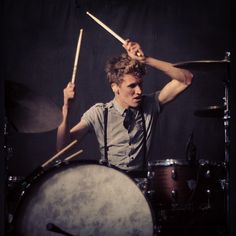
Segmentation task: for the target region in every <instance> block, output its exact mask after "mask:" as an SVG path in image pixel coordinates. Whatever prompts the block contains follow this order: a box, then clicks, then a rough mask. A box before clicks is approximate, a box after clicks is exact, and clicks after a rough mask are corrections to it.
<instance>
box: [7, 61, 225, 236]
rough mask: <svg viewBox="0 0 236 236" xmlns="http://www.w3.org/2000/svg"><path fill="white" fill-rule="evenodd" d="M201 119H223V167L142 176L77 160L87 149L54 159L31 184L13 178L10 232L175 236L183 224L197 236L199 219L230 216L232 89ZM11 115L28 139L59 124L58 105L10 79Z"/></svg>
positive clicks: (170, 164) (169, 166)
mask: <svg viewBox="0 0 236 236" xmlns="http://www.w3.org/2000/svg"><path fill="white" fill-rule="evenodd" d="M228 64H229V60H228V59H227V58H226V59H224V60H222V61H192V62H185V63H178V64H176V66H177V67H181V68H187V69H195V68H197V69H198V67H208V66H228ZM227 85H228V84H227ZM226 87H227V86H226ZM16 94H17V95H16ZM23 95H24V96H23ZM35 103H36V104H38V105H37V106H35ZM32 104H34V105H32ZM40 104H41V105H40ZM35 107H37V109H35ZM41 107H42V109H41ZM26 108H27V109H26ZM25 111H27V112H25ZM48 114H50V116H48ZM195 115H199V116H206V117H208V116H210V117H216V116H217V117H219V116H220V117H221V118H222V119H223V120H224V124H225V135H226V137H225V141H226V145H225V155H226V158H225V161H223V162H218V161H209V160H205V159H201V160H196V159H191V160H186V159H185V160H181V159H162V160H156V161H153V162H149V163H148V165H147V166H148V169H147V170H146V171H145V172H144V173H142V178H140V176H138V175H133V173H129V172H124V171H121V170H118V169H117V168H116V167H111V166H106V165H104V164H101V163H99V161H98V162H96V161H81V160H73V158H74V157H75V156H77V155H79V154H80V153H81V151H80V152H78V153H76V154H75V155H72V156H70V157H68V158H66V159H64V160H59V159H58V157H59V156H60V153H59V154H56V155H55V156H53V157H52V158H50V159H49V160H48V161H47V162H45V163H43V164H42V165H41V166H40V167H39V168H37V169H36V170H34V171H33V172H32V174H31V175H30V176H28V177H26V178H23V179H21V178H17V177H14V176H8V183H7V187H6V193H7V204H8V212H7V216H6V218H7V221H8V234H9V235H10V236H13V235H14V236H17V235H24V236H28V235H42V236H45V235H49V236H50V235H55V233H57V234H61V235H109V236H110V235H117V236H120V235H145V236H147V235H160V236H165V235H174V233H176V232H177V231H176V230H181V229H180V228H182V227H183V225H184V227H185V229H186V230H185V231H181V232H182V235H199V234H198V233H199V232H200V231H196V234H194V232H192V230H196V229H197V227H198V226H199V225H200V224H201V223H202V221H200V223H199V219H200V218H203V219H205V218H204V217H205V216H206V214H208V216H209V215H211V214H212V215H214V214H215V213H217V214H218V213H219V212H220V213H222V214H223V215H225V214H228V207H229V202H228V178H229V173H228V162H229V137H228V128H229V104H228V88H226V95H225V104H224V107H223V108H222V107H216V106H211V107H208V108H205V109H201V110H198V111H196V114H195ZM6 116H7V122H6V124H8V123H10V124H11V125H12V126H13V127H14V128H15V129H16V130H17V131H18V132H23V133H34V132H45V131H48V130H50V129H53V128H56V127H57V126H58V125H59V124H60V122H61V115H60V111H59V109H57V108H56V106H55V105H54V104H53V103H51V102H49V101H48V100H46V99H45V98H42V97H41V96H37V95H36V94H35V93H32V92H31V91H30V90H28V89H27V88H26V87H25V86H23V85H21V84H18V83H15V82H10V81H6ZM36 117H37V120H35V119H36ZM32 120H33V122H32ZM5 130H6V132H5V135H6V138H7V127H6V129H5ZM71 145H74V143H72V144H71ZM6 146H7V145H6ZM6 148H8V147H6ZM69 148H70V146H68V147H66V148H65V150H63V152H64V151H66V150H68V149H69ZM209 212H210V213H209ZM193 216H194V217H195V218H194V220H191V219H193ZM196 216H198V218H197V220H196ZM223 218H224V216H223ZM187 224H188V225H187ZM213 224H215V222H213ZM216 224H217V222H216ZM225 224H226V228H227V222H225ZM225 230H227V229H225V228H220V229H219V230H218V231H217V232H216V233H215V234H214V235H224V232H225ZM190 232H192V233H190ZM202 235H204V234H202ZM205 235H213V234H208V232H207V233H206V234H205Z"/></svg>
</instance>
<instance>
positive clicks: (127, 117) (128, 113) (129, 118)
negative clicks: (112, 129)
mask: <svg viewBox="0 0 236 236" xmlns="http://www.w3.org/2000/svg"><path fill="white" fill-rule="evenodd" d="M132 115H133V113H132V111H131V109H126V110H125V119H124V122H123V124H124V127H125V128H126V129H129V127H130V125H131V121H132Z"/></svg>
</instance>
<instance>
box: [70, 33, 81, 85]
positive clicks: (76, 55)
mask: <svg viewBox="0 0 236 236" xmlns="http://www.w3.org/2000/svg"><path fill="white" fill-rule="evenodd" d="M82 36H83V29H80V34H79V39H78V43H77V49H76V54H75V62H74V67H73V72H72V79H71V82H72V83H75V75H76V70H77V63H78V58H79V53H80V45H81V41H82Z"/></svg>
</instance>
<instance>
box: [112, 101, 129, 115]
mask: <svg viewBox="0 0 236 236" xmlns="http://www.w3.org/2000/svg"><path fill="white" fill-rule="evenodd" d="M112 103H113V106H114V108H115V109H116V110H117V111H118V112H119V113H120V114H121V115H122V116H124V115H125V114H124V113H125V110H126V109H125V108H123V107H122V106H120V105H119V104H118V102H117V101H116V99H115V98H114V99H113V101H112Z"/></svg>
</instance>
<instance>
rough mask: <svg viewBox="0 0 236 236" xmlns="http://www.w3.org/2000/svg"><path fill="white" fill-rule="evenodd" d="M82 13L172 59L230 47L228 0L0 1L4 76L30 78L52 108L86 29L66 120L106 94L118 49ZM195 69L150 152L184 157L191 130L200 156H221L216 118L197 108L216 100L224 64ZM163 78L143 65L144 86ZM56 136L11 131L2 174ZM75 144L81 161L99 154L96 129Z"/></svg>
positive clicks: (48, 147)
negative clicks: (110, 62) (106, 67)
mask: <svg viewBox="0 0 236 236" xmlns="http://www.w3.org/2000/svg"><path fill="white" fill-rule="evenodd" d="M86 11H90V12H91V13H92V14H94V15H95V16H96V17H98V18H99V19H100V20H102V21H103V22H104V23H106V24H107V25H109V26H110V27H111V28H112V29H113V30H114V31H116V32H117V33H118V34H119V35H121V36H122V37H123V38H130V39H132V40H134V41H137V42H139V43H140V44H141V45H142V48H143V50H144V52H145V54H146V55H150V56H153V57H155V58H159V59H163V60H167V61H170V62H179V61H187V60H219V59H223V58H224V56H225V52H226V51H230V49H231V48H230V1H220V0H218V1H213V0H205V1H197V2H192V1H186V0H181V1H172V0H169V1H163V0H160V1H155V0H146V1H141V0H136V1H133V0H129V1H121V0H120V1H119V0H110V1H108V0H107V1H106V0H100V1H95V0H94V1H92V0H83V1H82V0H81V1H79V0H77V1H72V0H57V1H55V0H54V1H53V0H47V1H46V0H37V1H29V0H22V1H16V0H7V1H4V4H3V18H4V24H3V30H2V31H3V59H4V79H7V80H13V81H16V82H20V83H23V84H25V85H27V86H28V87H29V88H30V89H32V90H34V91H36V92H38V93H40V94H42V95H43V96H45V97H47V98H49V99H51V100H53V101H54V102H55V104H56V105H57V106H58V107H60V106H61V105H62V99H63V97H62V90H63V88H64V87H65V86H66V84H67V83H68V81H69V80H70V79H71V76H72V68H73V63H74V57H75V51H76V45H77V39H78V35H79V30H80V28H83V29H84V35H83V40H82V45H81V51H80V58H79V64H78V74H77V76H76V77H77V80H76V86H77V91H76V92H77V97H76V100H75V102H74V104H73V113H72V114H73V116H72V121H71V122H72V124H75V123H76V122H78V120H79V118H80V116H81V115H82V114H83V112H84V111H85V110H86V109H87V108H89V107H90V106H91V105H93V104H94V103H96V102H105V101H108V100H110V99H111V98H112V92H111V91H110V88H109V85H108V83H107V81H106V78H105V72H104V64H105V62H106V60H107V59H108V58H110V57H111V56H114V55H117V54H120V53H122V52H123V51H124V50H123V48H122V47H121V44H120V43H119V42H118V41H117V40H116V39H115V38H113V37H112V36H111V35H110V34H109V33H107V32H106V31H105V30H104V29H102V28H101V27H100V26H99V25H97V23H95V22H94V21H93V20H92V19H91V18H89V17H88V16H87V15H86V14H85V13H86ZM193 72H194V82H193V84H192V85H191V87H190V88H189V89H188V90H187V91H186V92H184V93H183V94H181V95H180V96H179V97H178V99H176V100H175V101H173V102H171V103H170V104H168V105H167V106H166V107H165V109H164V110H163V113H162V115H161V117H160V120H159V121H158V124H157V129H156V133H155V138H154V145H153V147H152V150H151V156H150V159H151V160H160V159H166V158H174V159H184V158H185V150H186V144H187V141H188V139H189V136H190V134H191V133H193V134H194V143H195V145H196V147H197V159H206V160H213V161H215V160H216V161H223V160H224V126H223V120H222V119H219V118H201V117H197V116H195V115H194V111H196V110H198V109H201V108H203V107H205V106H210V105H223V97H224V84H223V80H224V79H225V78H227V73H226V70H225V69H222V68H215V69H214V70H206V71H205V70H198V71H193ZM167 82H168V78H166V76H164V75H163V74H161V73H159V72H157V71H155V70H153V69H152V68H148V75H147V76H146V79H145V84H144V90H145V92H147V93H148V92H152V91H154V90H157V89H160V88H162V87H163V86H164V84H165V83H167ZM48 116H50V114H48ZM55 138H56V130H51V131H49V132H45V133H35V134H23V133H19V132H14V131H13V130H12V132H10V133H9V135H8V141H9V144H10V146H11V147H12V148H13V153H12V156H11V157H10V159H9V161H8V163H7V165H8V166H9V174H10V175H16V176H26V175H28V174H29V173H30V172H31V171H32V170H33V169H34V168H36V167H38V166H39V165H40V164H42V163H43V162H44V161H46V160H47V159H48V158H50V157H51V156H52V155H53V154H55V152H56V151H55ZM80 148H83V150H84V154H83V155H82V156H81V157H80V158H81V159H98V158H99V154H98V149H97V143H96V139H95V137H94V136H92V135H90V136H88V137H86V139H85V140H84V142H83V143H81V144H79V145H78V146H77V147H76V148H75V149H76V150H77V149H80ZM73 151H75V150H73Z"/></svg>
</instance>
